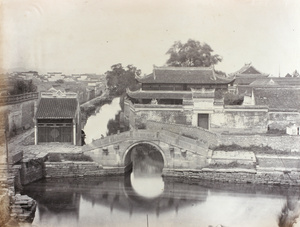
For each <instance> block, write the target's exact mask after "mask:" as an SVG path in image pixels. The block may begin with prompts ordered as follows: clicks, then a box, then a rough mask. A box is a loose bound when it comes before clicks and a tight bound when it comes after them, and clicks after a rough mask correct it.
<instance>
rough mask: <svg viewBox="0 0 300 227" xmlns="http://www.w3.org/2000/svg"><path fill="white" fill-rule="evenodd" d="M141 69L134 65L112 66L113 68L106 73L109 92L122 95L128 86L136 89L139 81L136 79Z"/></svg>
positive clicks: (113, 94)
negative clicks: (124, 66)
mask: <svg viewBox="0 0 300 227" xmlns="http://www.w3.org/2000/svg"><path fill="white" fill-rule="evenodd" d="M140 74H141V70H140V69H137V68H136V67H135V66H133V65H128V66H127V67H126V68H123V66H122V64H120V63H119V64H115V65H113V66H111V70H110V71H107V72H106V73H105V75H106V81H107V87H108V90H109V94H110V95H112V96H120V95H122V94H124V93H125V92H126V88H129V89H131V90H136V89H137V88H138V83H137V81H136V80H135V76H136V75H140Z"/></svg>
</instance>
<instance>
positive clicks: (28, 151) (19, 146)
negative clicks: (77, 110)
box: [8, 129, 82, 160]
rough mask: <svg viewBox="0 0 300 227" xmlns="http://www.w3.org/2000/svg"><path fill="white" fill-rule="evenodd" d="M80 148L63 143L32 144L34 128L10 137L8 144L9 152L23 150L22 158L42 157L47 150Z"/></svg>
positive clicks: (75, 150)
mask: <svg viewBox="0 0 300 227" xmlns="http://www.w3.org/2000/svg"><path fill="white" fill-rule="evenodd" d="M81 149H82V147H81V146H74V145H72V144H64V143H43V144H38V145H34V129H29V130H28V131H26V132H24V133H22V134H20V135H17V136H15V137H13V138H11V139H10V140H9V144H8V150H9V153H10V154H13V153H15V152H18V151H21V150H23V158H24V159H25V160H26V159H32V158H39V157H43V156H45V155H46V154H48V153H49V152H62V153H68V152H81Z"/></svg>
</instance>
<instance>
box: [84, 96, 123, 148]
mask: <svg viewBox="0 0 300 227" xmlns="http://www.w3.org/2000/svg"><path fill="white" fill-rule="evenodd" d="M120 110H121V107H120V98H115V99H113V101H112V103H110V104H104V105H103V106H101V107H99V108H98V109H97V110H96V114H95V115H92V116H90V117H89V118H88V119H87V122H86V124H85V126H84V128H83V130H84V132H85V134H86V138H85V143H86V144H89V143H91V142H92V140H93V139H94V140H95V139H99V138H101V135H104V136H105V135H106V133H107V132H108V129H107V123H108V121H109V120H110V119H114V118H115V115H116V114H118V112H119V111H120Z"/></svg>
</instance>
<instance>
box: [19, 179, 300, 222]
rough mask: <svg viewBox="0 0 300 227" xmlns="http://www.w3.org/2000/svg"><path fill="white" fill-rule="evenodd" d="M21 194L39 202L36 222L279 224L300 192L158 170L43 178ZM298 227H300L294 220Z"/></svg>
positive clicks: (294, 206) (294, 211)
mask: <svg viewBox="0 0 300 227" xmlns="http://www.w3.org/2000/svg"><path fill="white" fill-rule="evenodd" d="M23 193H26V194H28V195H29V196H31V197H33V198H34V199H35V200H36V201H37V202H38V208H37V211H36V216H35V219H34V221H33V224H34V225H36V226H41V227H43V226H55V227H59V226H63V227H66V226H72V227H73V226H147V216H148V226H150V227H154V226H217V225H218V224H222V225H223V226H231V227H234V226H237V227H241V226H262V227H274V226H278V217H279V216H280V214H281V210H282V208H283V207H284V206H285V204H286V203H287V200H288V201H289V203H290V204H291V205H290V207H291V208H292V209H291V210H290V211H289V214H290V216H295V215H296V216H297V215H298V211H299V191H297V190H296V189H291V188H290V189H287V188H282V187H270V186H256V187H255V186H253V185H228V184H214V185H212V184H211V183H205V182H199V183H198V184H188V183H183V182H176V181H170V180H165V181H163V180H162V178H161V177H160V176H159V175H155V174H153V175H147V176H139V175H137V176H136V174H135V173H131V175H129V176H126V177H110V178H100V177H94V178H85V179H79V178H77V179H56V180H42V181H38V182H35V183H32V184H30V185H28V186H26V187H25V190H24V192H23ZM294 226H299V223H298V224H295V225H294Z"/></svg>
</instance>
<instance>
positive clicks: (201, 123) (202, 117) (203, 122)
mask: <svg viewBox="0 0 300 227" xmlns="http://www.w3.org/2000/svg"><path fill="white" fill-rule="evenodd" d="M208 123H209V114H198V127H201V128H205V129H208V126H209V125H208Z"/></svg>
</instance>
